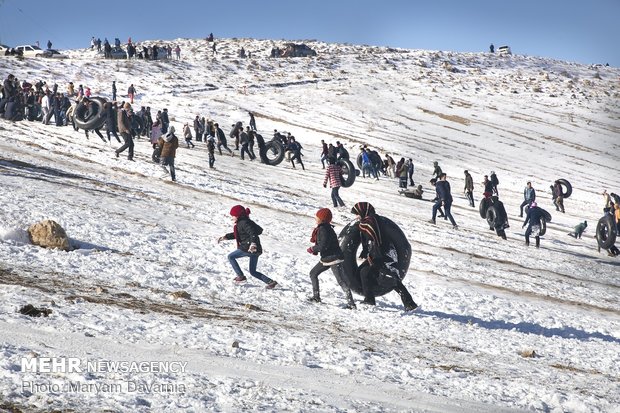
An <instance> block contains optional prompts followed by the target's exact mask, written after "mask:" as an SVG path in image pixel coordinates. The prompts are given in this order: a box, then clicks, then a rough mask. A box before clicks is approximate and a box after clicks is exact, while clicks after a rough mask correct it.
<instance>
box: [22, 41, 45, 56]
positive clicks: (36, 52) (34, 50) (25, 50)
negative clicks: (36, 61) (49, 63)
mask: <svg viewBox="0 0 620 413" xmlns="http://www.w3.org/2000/svg"><path fill="white" fill-rule="evenodd" d="M15 49H16V50H19V51H21V52H22V54H23V55H24V57H32V56H34V57H44V56H45V51H44V50H41V48H40V47H38V46H34V45H30V44H29V45H25V46H17V47H16V48H15Z"/></svg>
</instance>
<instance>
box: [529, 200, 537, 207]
mask: <svg viewBox="0 0 620 413" xmlns="http://www.w3.org/2000/svg"><path fill="white" fill-rule="evenodd" d="M530 206H531V207H532V208H534V207H536V206H538V204H537V203H536V201H534V202H532V203H531V204H530Z"/></svg>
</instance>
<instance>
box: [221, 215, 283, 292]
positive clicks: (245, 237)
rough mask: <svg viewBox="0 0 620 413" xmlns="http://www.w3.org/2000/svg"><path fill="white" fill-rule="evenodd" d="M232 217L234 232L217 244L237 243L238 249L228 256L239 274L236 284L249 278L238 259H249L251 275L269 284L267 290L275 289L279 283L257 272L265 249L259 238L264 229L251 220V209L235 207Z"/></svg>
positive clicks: (223, 237)
mask: <svg viewBox="0 0 620 413" xmlns="http://www.w3.org/2000/svg"><path fill="white" fill-rule="evenodd" d="M230 215H231V216H232V217H233V222H234V224H235V226H234V227H233V232H229V233H228V234H226V235H223V236H221V237H220V238H218V240H217V242H218V243H219V242H222V241H226V240H232V239H234V240H235V241H237V249H236V250H234V251H233V252H231V253H230V254H228V261H229V262H230V265H231V266H232V267H233V270H234V271H235V274H237V277H236V278H235V279H234V282H235V283H237V284H244V283H245V282H246V281H247V278H246V277H245V275H243V271H241V268H239V264H238V263H237V258H241V257H248V258H249V259H250V267H249V270H250V275H251V276H253V277H255V278H258V279H259V280H261V281H262V282H264V283H265V284H267V285H266V286H265V288H266V289H268V290H271V289H274V288H275V287H276V286H277V285H278V283H277V282H276V281H274V280H272V279H271V278H269V277H267V276H266V275H264V274H262V273H260V272H258V271H257V270H256V266H257V265H258V257H259V256H260V255H261V254H262V253H263V247H262V246H261V243H260V238H259V235H260V234H262V233H263V229H262V228H261V227H260V225H258V224H257V223H256V222H254V221H252V220H251V219H250V208H244V207H243V206H241V205H235V206H233V207H232V208H231V209H230Z"/></svg>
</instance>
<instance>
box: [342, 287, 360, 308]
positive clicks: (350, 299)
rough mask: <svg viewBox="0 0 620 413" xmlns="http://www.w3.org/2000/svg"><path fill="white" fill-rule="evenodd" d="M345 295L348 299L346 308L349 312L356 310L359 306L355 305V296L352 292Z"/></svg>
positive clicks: (346, 292)
mask: <svg viewBox="0 0 620 413" xmlns="http://www.w3.org/2000/svg"><path fill="white" fill-rule="evenodd" d="M344 295H345V296H346V297H347V304H346V306H345V308H347V309H349V310H355V309H356V308H357V306H356V305H355V301H354V300H353V294H351V290H347V291H345V293H344Z"/></svg>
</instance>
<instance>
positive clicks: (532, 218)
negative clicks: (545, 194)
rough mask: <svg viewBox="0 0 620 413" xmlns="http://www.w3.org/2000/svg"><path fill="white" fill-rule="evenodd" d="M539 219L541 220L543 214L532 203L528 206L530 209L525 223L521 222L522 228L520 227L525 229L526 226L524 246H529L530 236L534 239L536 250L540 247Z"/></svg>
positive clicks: (534, 203)
mask: <svg viewBox="0 0 620 413" xmlns="http://www.w3.org/2000/svg"><path fill="white" fill-rule="evenodd" d="M541 218H543V212H542V210H541V209H540V208H538V205H537V204H536V202H535V201H534V202H532V203H531V204H530V209H529V210H528V211H527V215H526V216H525V222H523V226H522V227H521V228H525V226H526V225H527V229H526V230H525V245H526V246H527V247H529V246H530V235H534V237H535V238H536V248H539V247H540V226H541V223H540V220H541Z"/></svg>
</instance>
